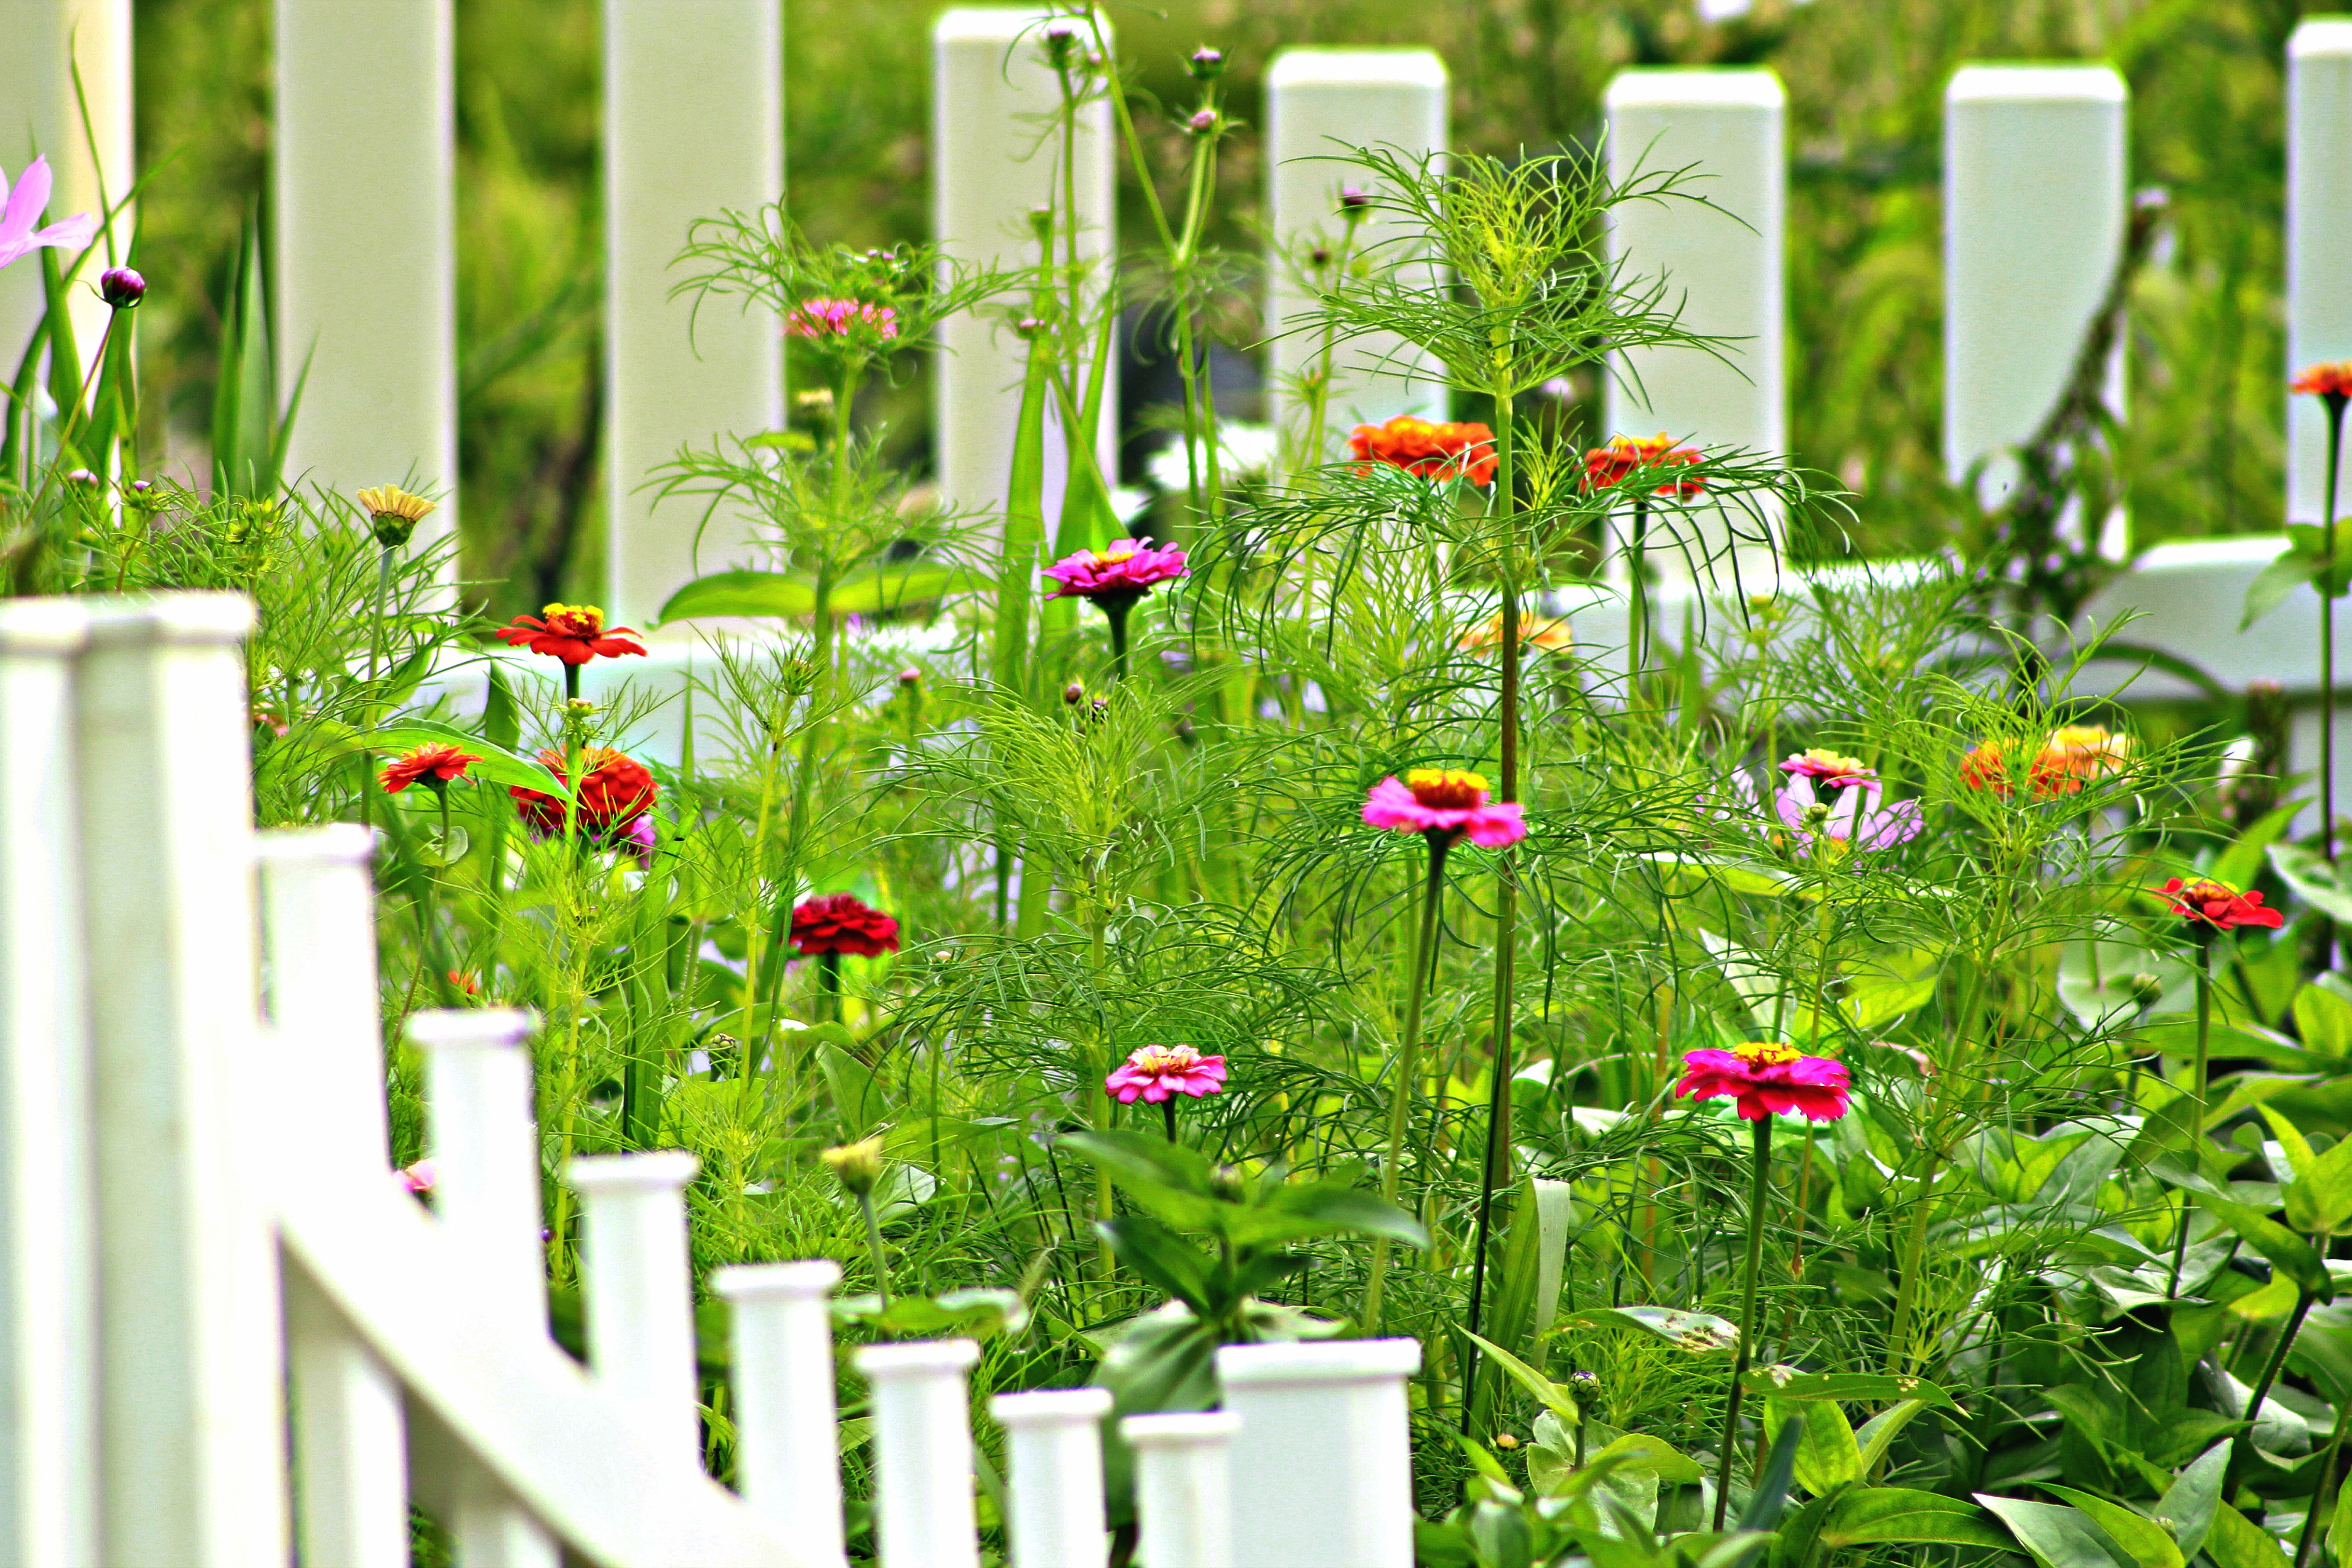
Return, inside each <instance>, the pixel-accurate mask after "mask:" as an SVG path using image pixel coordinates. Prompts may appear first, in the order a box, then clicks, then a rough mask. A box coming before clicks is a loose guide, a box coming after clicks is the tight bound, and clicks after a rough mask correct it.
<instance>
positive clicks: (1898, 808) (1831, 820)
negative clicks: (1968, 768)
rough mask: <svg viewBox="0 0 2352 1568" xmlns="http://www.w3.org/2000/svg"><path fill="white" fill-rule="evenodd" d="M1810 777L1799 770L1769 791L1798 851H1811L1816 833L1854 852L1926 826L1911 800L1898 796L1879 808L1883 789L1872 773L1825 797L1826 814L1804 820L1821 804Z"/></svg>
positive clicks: (1900, 839) (1891, 843) (1898, 840)
mask: <svg viewBox="0 0 2352 1568" xmlns="http://www.w3.org/2000/svg"><path fill="white" fill-rule="evenodd" d="M1813 782H1814V781H1813V780H1812V779H1811V778H1809V777H1806V776H1805V775H1804V774H1802V773H1800V774H1798V775H1797V776H1796V777H1795V778H1792V779H1790V781H1789V787H1788V788H1787V789H1784V790H1782V791H1780V794H1779V795H1776V796H1774V797H1773V798H1774V801H1775V803H1776V804H1777V805H1779V807H1780V823H1781V826H1784V827H1786V828H1788V829H1789V831H1790V834H1791V835H1792V836H1793V837H1794V840H1795V843H1796V848H1797V853H1798V854H1799V855H1801V856H1804V855H1810V854H1811V852H1812V846H1813V838H1814V837H1815V835H1816V834H1818V835H1819V836H1820V837H1824V838H1827V839H1828V840H1830V842H1831V843H1832V844H1833V845H1835V846H1837V847H1839V848H1841V849H1843V850H1845V851H1849V852H1858V851H1861V850H1864V849H1892V848H1894V847H1895V846H1896V845H1897V844H1907V843H1909V842H1910V841H1911V840H1912V839H1914V838H1916V837H1919V835H1920V833H1921V831H1922V830H1923V829H1924V828H1925V827H1926V826H1927V824H1926V821H1925V819H1924V818H1923V817H1922V816H1920V814H1919V803H1918V802H1917V801H1916V800H1898V801H1896V802H1895V804H1894V805H1890V806H1887V807H1886V808H1885V809H1884V810H1881V809H1880V807H1879V805H1878V802H1879V799H1880V797H1881V796H1882V795H1884V794H1885V791H1884V790H1883V789H1881V788H1880V786H1879V783H1878V781H1877V780H1876V779H1874V778H1865V779H1863V780H1861V781H1860V783H1859V784H1858V785H1857V786H1856V787H1853V788H1848V789H1841V790H1839V791H1838V792H1837V794H1836V795H1835V796H1834V797H1833V798H1832V799H1831V800H1830V801H1829V802H1827V803H1826V809H1827V811H1828V812H1829V816H1826V817H1824V818H1823V819H1822V821H1821V822H1820V823H1819V824H1818V825H1811V824H1808V823H1807V822H1806V820H1805V818H1806V815H1807V814H1808V813H1809V812H1811V810H1812V809H1813V808H1814V807H1815V806H1816V805H1822V804H1823V803H1822V802H1821V801H1820V799H1819V797H1818V796H1817V795H1815V794H1814V791H1813Z"/></svg>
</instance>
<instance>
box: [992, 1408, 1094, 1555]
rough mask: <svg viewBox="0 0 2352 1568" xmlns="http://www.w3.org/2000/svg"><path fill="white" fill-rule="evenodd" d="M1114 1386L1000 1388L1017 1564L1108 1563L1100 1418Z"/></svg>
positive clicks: (996, 1411)
mask: <svg viewBox="0 0 2352 1568" xmlns="http://www.w3.org/2000/svg"><path fill="white" fill-rule="evenodd" d="M1110 1406H1111V1395H1110V1390H1109V1389H1108V1388H1067V1389H1045V1390H1042V1391H1040V1392H1038V1393H1034V1394H998V1395H997V1396H996V1398H995V1399H994V1400H992V1402H991V1403H990V1405H989V1413H990V1414H991V1415H994V1416H995V1417H996V1421H997V1425H999V1426H1003V1428H1004V1458H1005V1465H1006V1468H1007V1469H1008V1470H1009V1471H1010V1474H1009V1475H1008V1476H1007V1477H1006V1479H1005V1485H1006V1490H1007V1492H1008V1493H1009V1495H1010V1498H1011V1506H1010V1507H1009V1508H1007V1509H1006V1510H1005V1518H1004V1528H1005V1531H1006V1533H1007V1534H1009V1535H1010V1536H1011V1537H1012V1563H1013V1568H1103V1564H1104V1563H1106V1562H1107V1561H1108V1557H1109V1547H1108V1541H1107V1540H1106V1538H1105V1536H1104V1533H1103V1531H1104V1524H1103V1484H1102V1420H1103V1417H1104V1416H1106V1415H1109V1414H1110Z"/></svg>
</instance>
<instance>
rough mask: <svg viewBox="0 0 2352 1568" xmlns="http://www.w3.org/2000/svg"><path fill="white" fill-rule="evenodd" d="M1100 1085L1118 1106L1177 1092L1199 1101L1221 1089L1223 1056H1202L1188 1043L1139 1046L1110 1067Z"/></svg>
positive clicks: (1155, 1101) (1153, 1100)
mask: <svg viewBox="0 0 2352 1568" xmlns="http://www.w3.org/2000/svg"><path fill="white" fill-rule="evenodd" d="M1103 1087H1104V1088H1105V1089H1108V1090H1110V1092H1111V1093H1113V1094H1115V1095H1117V1096H1118V1102H1119V1103H1120V1104H1121V1105H1133V1104H1134V1103H1135V1102H1136V1101H1137V1100H1144V1101H1146V1102H1147V1103H1149V1104H1152V1105H1157V1104H1159V1103H1160V1101H1161V1100H1166V1099H1168V1098H1170V1097H1171V1095H1179V1094H1189V1095H1191V1096H1192V1098H1193V1099H1194V1100H1199V1099H1202V1097H1204V1096H1207V1095H1212V1094H1216V1093H1218V1092H1220V1091H1221V1090H1223V1089H1224V1087H1225V1058H1223V1057H1204V1056H1202V1054H1201V1053H1200V1052H1198V1051H1196V1050H1194V1049H1193V1048H1192V1047H1190V1046H1143V1047H1139V1048H1137V1049H1136V1050H1135V1051H1133V1052H1131V1053H1129V1056H1128V1058H1127V1060H1125V1061H1124V1062H1121V1063H1120V1064H1119V1065H1118V1067H1116V1068H1112V1069H1111V1074H1110V1076H1109V1077H1108V1078H1107V1079H1103Z"/></svg>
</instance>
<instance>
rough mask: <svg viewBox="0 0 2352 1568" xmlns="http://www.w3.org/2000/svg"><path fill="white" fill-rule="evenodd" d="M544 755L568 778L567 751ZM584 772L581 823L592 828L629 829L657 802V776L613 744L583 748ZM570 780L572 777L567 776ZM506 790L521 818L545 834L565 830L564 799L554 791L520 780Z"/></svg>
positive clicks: (544, 759) (551, 768)
mask: <svg viewBox="0 0 2352 1568" xmlns="http://www.w3.org/2000/svg"><path fill="white" fill-rule="evenodd" d="M539 760H540V761H541V762H542V763H546V764H547V767H548V771H549V772H550V773H553V774H554V775H555V776H556V777H557V778H558V779H563V778H564V773H563V753H562V752H540V753H539ZM580 761H581V763H582V764H583V772H582V773H581V775H580V826H581V828H582V830H583V831H584V832H589V833H613V832H624V831H626V830H627V829H628V828H629V827H630V826H634V825H635V822H636V820H637V818H639V817H641V816H644V815H645V814H646V811H647V810H649V809H651V807H652V805H653V804H654V796H655V795H656V793H658V791H657V788H656V785H655V784H654V775H653V774H651V773H647V772H646V766H645V764H644V763H640V762H637V761H636V760H635V759H634V758H631V757H626V756H624V755H622V754H621V753H620V752H616V751H614V750H613V748H611V747H610V746H591V747H589V748H588V749H587V751H585V752H582V753H581V757H580ZM564 782H566V783H569V782H570V781H569V780H564ZM507 793H508V794H509V795H512V796H514V799H515V809H516V810H518V811H520V812H521V813H522V819H523V820H524V821H525V822H527V823H529V824H530V826H532V827H533V828H535V829H537V830H538V831H539V832H541V833H561V832H562V831H563V802H562V801H561V800H559V799H557V798H556V797H555V796H554V795H548V794H545V793H544V792H542V791H540V790H535V789H525V788H524V787H523V786H522V785H520V784H515V785H512V786H510V787H509V789H508V790H507Z"/></svg>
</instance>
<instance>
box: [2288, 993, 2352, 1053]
mask: <svg viewBox="0 0 2352 1568" xmlns="http://www.w3.org/2000/svg"><path fill="white" fill-rule="evenodd" d="M2293 1012H2294V1032H2295V1034H2296V1035H2297V1036H2299V1037H2301V1038H2302V1040H2303V1043H2304V1044H2305V1046H2307V1047H2310V1048H2311V1049H2313V1050H2315V1051H2317V1052H2319V1053H2320V1054H2322V1055H2323V1056H2330V1057H2352V1001H2347V1000H2346V999H2345V997H2344V994H2343V993H2341V992H2339V991H2337V990H2336V988H2335V987H2333V986H2329V985H2306V986H2305V987H2303V989H2301V990H2300V991H2297V992H2296V993H2295V994H2294V1008H2293Z"/></svg>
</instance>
